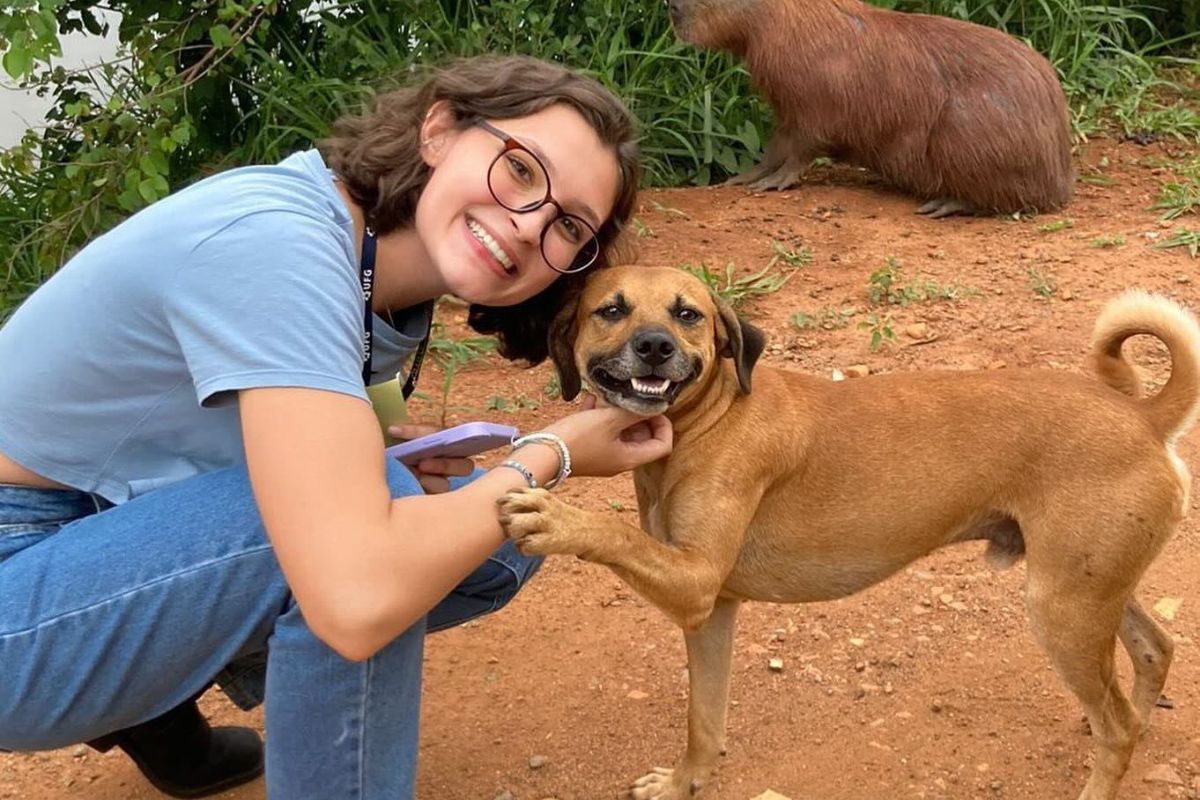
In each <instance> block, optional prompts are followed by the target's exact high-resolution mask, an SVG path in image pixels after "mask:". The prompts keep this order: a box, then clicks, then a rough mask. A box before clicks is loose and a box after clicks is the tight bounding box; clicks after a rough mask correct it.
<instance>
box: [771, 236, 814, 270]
mask: <svg viewBox="0 0 1200 800" xmlns="http://www.w3.org/2000/svg"><path fill="white" fill-rule="evenodd" d="M771 251H772V252H773V253H774V254H775V255H774V257H775V258H778V259H779V260H780V261H782V262H783V263H784V264H787V265H788V266H789V267H791V268H792V269H799V268H800V267H806V266H808V265H809V264H811V263H812V261H813V254H812V250H810V249H809V248H807V247H805V246H803V245H801V246H800V247H788V246H787V245H785V244H784V243H783V242H780V241H778V240H774V239H773V240H772V241H771Z"/></svg>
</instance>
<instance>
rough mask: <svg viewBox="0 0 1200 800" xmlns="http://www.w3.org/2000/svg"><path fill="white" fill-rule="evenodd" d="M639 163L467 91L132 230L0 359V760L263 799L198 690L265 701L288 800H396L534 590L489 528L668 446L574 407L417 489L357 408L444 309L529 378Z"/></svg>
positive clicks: (583, 112)
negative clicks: (438, 696) (454, 630)
mask: <svg viewBox="0 0 1200 800" xmlns="http://www.w3.org/2000/svg"><path fill="white" fill-rule="evenodd" d="M636 159H637V153H636V148H635V146H634V144H633V130H632V125H631V123H630V119H629V116H628V113H627V112H626V111H625V109H624V108H623V107H622V105H621V104H620V102H619V101H618V100H616V99H615V98H614V97H613V96H612V95H611V94H610V93H608V92H607V91H606V90H604V89H603V88H602V87H601V86H600V85H599V84H597V83H595V82H594V81H592V80H590V79H586V78H583V77H581V76H578V75H575V74H573V73H571V72H569V71H567V70H565V69H563V68H561V67H558V66H555V65H551V64H548V63H544V62H541V61H537V60H535V59H529V58H522V57H508V58H492V57H484V58H477V59H469V60H464V61H460V62H457V63H455V64H452V65H450V66H449V67H447V68H445V69H443V70H441V71H439V72H437V73H435V74H434V75H433V76H432V77H431V78H430V79H428V80H427V81H426V82H425V83H424V84H422V85H420V86H418V87H415V88H408V89H401V90H399V91H396V92H393V93H390V94H386V95H383V96H381V97H379V98H378V99H377V101H376V102H375V104H374V107H373V108H372V110H371V111H369V112H368V113H367V114H365V115H364V116H361V117H354V118H349V119H344V120H341V121H339V122H338V123H337V124H336V125H335V126H334V135H333V136H332V138H330V139H329V140H328V141H326V142H324V143H323V145H322V147H321V150H320V152H318V151H308V152H305V153H299V154H297V155H294V156H291V157H289V158H288V159H286V160H285V161H283V162H281V163H280V164H278V165H274V166H267V167H249V168H244V169H237V170H231V171H229V172H225V173H221V174H219V175H216V176H214V177H211V178H208V179H207V180H204V181H201V182H199V183H197V184H195V185H193V186H191V187H189V188H187V189H184V190H183V191H180V192H178V193H176V194H175V195H172V196H171V197H168V198H166V199H164V200H162V201H160V202H158V203H156V204H154V205H152V206H150V207H149V208H146V209H144V210H143V211H141V212H140V213H138V214H136V215H134V216H133V217H132V218H130V219H129V220H127V221H126V222H124V223H122V224H121V225H119V226H118V227H117V228H115V229H114V230H112V231H111V232H109V233H107V234H106V235H104V236H102V237H100V238H99V239H97V240H96V241H95V242H93V243H91V244H90V245H89V246H88V247H87V248H85V249H84V250H83V251H81V252H80V253H79V254H78V255H77V256H76V257H75V258H74V259H72V261H71V262H69V263H68V264H67V265H66V266H65V267H64V268H63V269H62V270H61V271H60V272H59V273H57V274H56V275H55V276H54V277H53V278H51V279H50V280H49V281H48V282H47V283H46V284H45V285H44V286H43V287H41V288H40V289H39V290H38V291H37V292H35V293H34V294H33V295H32V296H31V297H30V298H29V299H28V300H27V301H26V302H25V303H24V304H23V305H22V307H21V308H20V309H18V310H17V312H16V313H15V314H14V315H13V317H12V318H11V319H10V321H9V323H8V324H7V325H6V327H5V328H4V329H3V330H0V372H2V374H4V376H5V377H4V381H3V384H2V385H0V484H4V485H3V486H0V559H3V560H2V561H0V664H3V665H4V673H5V680H4V681H0V747H3V748H7V749H14V750H15V749H41V748H52V747H60V746H63V745H67V744H70V743H72V742H78V741H89V742H91V743H93V744H94V745H95V746H97V747H100V748H107V747H111V746H114V745H119V746H121V747H122V748H123V749H124V750H125V751H126V752H128V753H129V754H130V755H131V756H132V757H133V758H134V759H135V761H137V763H138V765H139V767H140V768H141V769H142V771H143V773H145V774H146V776H147V777H148V778H149V779H150V780H151V781H153V782H154V783H155V784H156V785H157V786H158V787H159V788H160V789H163V790H164V791H167V792H169V793H171V794H174V795H176V796H192V797H195V796H203V795H205V794H211V793H214V792H216V791H219V790H221V789H224V788H228V787H229V786H232V785H236V784H237V783H240V782H243V781H245V780H249V779H250V778H252V777H254V776H255V775H256V774H257V773H258V771H259V770H260V769H261V766H260V751H261V745H260V743H259V741H258V739H257V736H256V735H254V734H253V733H252V732H250V731H247V730H245V729H241V728H227V729H218V730H212V729H209V727H208V725H207V723H206V722H205V721H204V718H203V717H202V716H201V715H200V714H199V712H198V711H197V709H196V707H195V702H194V700H195V697H197V696H198V695H199V693H201V692H203V691H204V689H205V688H206V687H207V686H208V685H209V684H210V683H211V682H212V681H214V680H216V681H217V682H219V683H220V684H221V686H222V688H224V689H225V691H226V692H227V693H228V694H229V695H230V696H231V697H233V698H234V700H235V701H237V702H238V703H239V704H240V705H242V706H243V707H250V706H252V705H254V704H255V703H256V702H259V701H262V700H263V699H264V698H265V704H266V727H267V730H268V737H267V744H266V776H267V787H268V792H269V793H270V795H271V796H272V797H280V798H288V800H292V798H303V797H310V796H311V797H322V798H328V797H356V798H374V797H389V798H390V797H406V796H411V794H412V786H413V779H414V775H415V762H416V752H417V744H418V742H417V718H418V701H419V695H420V669H421V652H422V640H423V637H424V634H425V632H426V630H435V629H438V628H442V627H446V626H448V625H453V624H457V623H459V622H462V621H463V620H465V619H467V618H470V617H472V616H476V615H478V614H481V613H487V612H488V611H491V610H494V609H495V608H496V607H498V606H499V605H502V604H503V603H504V602H507V600H508V599H509V598H511V597H512V595H513V594H514V593H515V591H516V590H517V588H518V587H519V586H520V585H521V584H522V583H523V582H524V581H525V580H526V579H527V578H528V577H530V575H531V574H532V573H533V572H534V570H536V568H537V562H536V561H534V560H531V559H526V558H523V557H521V556H520V555H519V554H517V553H516V552H515V550H513V549H512V548H511V547H507V546H502V544H503V535H502V533H501V531H500V528H499V526H498V524H497V522H496V519H495V512H494V506H495V501H496V499H497V498H499V497H500V496H501V495H503V494H504V493H505V492H506V491H508V490H510V489H514V488H517V487H519V486H525V485H530V484H534V483H536V484H538V485H543V484H546V483H551V482H555V481H556V480H559V479H561V478H563V477H565V475H566V473H567V472H573V473H574V474H576V475H593V476H602V475H612V474H615V473H617V472H620V471H624V470H628V469H631V468H633V467H634V466H637V465H639V464H642V463H646V462H648V461H651V460H655V459H658V458H661V457H663V456H664V455H666V454H667V453H668V452H669V450H670V445H671V433H670V428H669V425H668V424H667V423H666V421H665V420H664V419H661V418H654V419H650V420H642V419H639V418H637V417H634V416H632V415H630V414H628V413H627V412H622V411H619V410H617V409H612V408H605V409H595V408H590V407H588V408H585V409H584V410H583V411H580V412H578V413H575V414H572V415H570V416H567V417H565V418H563V419H561V420H559V421H557V422H555V423H554V424H552V425H550V426H548V427H547V428H546V429H545V433H547V434H549V435H548V436H545V437H543V438H541V439H539V440H537V441H534V442H532V443H529V444H527V445H525V446H520V447H518V448H517V449H515V450H514V452H513V453H512V455H511V457H510V459H509V462H507V463H506V464H505V465H503V466H501V467H497V468H495V469H492V470H490V471H488V472H486V473H484V474H481V475H477V476H476V477H475V478H474V479H473V480H470V481H463V480H459V479H458V478H459V476H466V475H468V474H470V472H471V464H470V462H469V460H463V459H429V460H427V461H424V462H422V463H421V464H419V465H418V466H417V467H416V469H415V474H414V473H412V472H409V470H408V469H406V468H404V467H403V466H401V465H400V464H398V463H395V462H392V463H386V461H387V459H385V458H384V457H383V454H382V449H383V439H382V436H381V432H380V427H379V424H378V423H377V421H376V418H375V415H374V414H373V413H372V408H371V406H370V404H369V403H368V402H367V395H366V393H365V391H364V382H370V383H382V382H386V381H388V380H392V378H391V377H390V376H397V377H398V378H399V377H403V376H402V375H398V370H399V369H400V367H401V364H402V362H404V360H405V359H406V358H407V357H408V356H409V355H410V354H412V353H413V351H414V350H417V351H419V350H420V343H421V341H422V339H423V337H425V336H427V334H428V325H429V316H428V309H429V308H431V304H432V301H433V300H434V299H435V298H437V297H439V296H440V295H442V294H453V295H455V296H457V297H459V298H462V299H463V300H466V301H468V302H469V303H471V304H472V307H471V313H470V321H471V324H472V325H473V326H474V327H475V328H476V330H479V331H481V332H486V333H495V334H496V335H497V336H498V337H499V341H500V352H501V353H502V354H504V355H505V356H507V357H509V358H514V359H516V358H521V359H526V360H528V361H530V362H533V363H537V362H539V361H541V360H543V359H544V358H545V356H546V332H547V329H548V327H549V323H550V318H551V316H552V315H553V313H554V312H555V310H556V308H558V307H560V306H561V305H562V299H563V297H564V294H565V293H566V292H568V291H571V290H572V285H573V283H574V282H577V281H578V280H580V279H581V278H582V276H583V274H585V272H584V271H585V270H587V269H589V268H590V269H595V268H598V267H600V266H602V265H603V263H604V262H605V261H606V260H607V256H608V254H609V252H610V251H611V248H612V247H613V245H614V242H615V240H616V237H617V234H618V232H619V230H620V228H621V226H622V225H623V224H624V223H625V222H626V221H627V220H628V218H629V215H630V213H631V210H632V208H633V202H634V196H635V192H636V186H637V179H638V170H637V160H636ZM364 301H365V302H364ZM372 312H373V313H372ZM385 319H389V320H390V324H389V323H385ZM419 356H420V353H419V352H418V353H417V357H416V358H415V359H414V361H415V362H416V366H417V367H418V368H419V360H420V358H419ZM414 377H415V376H414ZM409 384H410V387H409V388H411V381H409ZM389 432H390V433H392V434H393V435H396V436H400V437H409V436H412V435H414V434H415V433H418V432H419V431H417V430H415V429H414V428H413V427H401V428H393V429H391V430H390V431H389ZM447 490H449V491H447Z"/></svg>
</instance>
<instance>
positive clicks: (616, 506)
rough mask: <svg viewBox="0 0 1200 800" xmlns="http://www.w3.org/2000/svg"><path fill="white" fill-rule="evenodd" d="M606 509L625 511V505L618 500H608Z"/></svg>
mask: <svg viewBox="0 0 1200 800" xmlns="http://www.w3.org/2000/svg"><path fill="white" fill-rule="evenodd" d="M608 507H609V508H611V509H612V510H613V511H624V510H625V504H624V503H622V502H621V501H620V500H609V501H608Z"/></svg>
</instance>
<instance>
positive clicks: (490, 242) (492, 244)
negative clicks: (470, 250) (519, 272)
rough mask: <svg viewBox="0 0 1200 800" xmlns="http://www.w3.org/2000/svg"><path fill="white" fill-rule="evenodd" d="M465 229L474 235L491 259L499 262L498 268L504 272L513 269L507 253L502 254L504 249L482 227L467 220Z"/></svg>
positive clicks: (473, 221) (471, 220)
mask: <svg viewBox="0 0 1200 800" xmlns="http://www.w3.org/2000/svg"><path fill="white" fill-rule="evenodd" d="M467 227H468V228H470V229H471V233H473V234H475V238H476V239H478V240H479V243H480V244H482V245H483V246H484V247H486V248H487V249H488V252H489V253H491V254H492V257H493V258H495V259H496V260H497V261H499V262H500V266H502V267H504V271H505V272H512V271H513V269H514V267H513V263H512V259H511V258H509V257H508V253H506V252H504V248H502V247H501V246H500V245H499V244H497V242H496V240H495V239H493V238H492V236H491V234H489V233H488V232H487V231H485V230H484V229H483V227H482V226H481V225H480V224H479V223H478V222H476V221H475V220H473V219H469V220H467Z"/></svg>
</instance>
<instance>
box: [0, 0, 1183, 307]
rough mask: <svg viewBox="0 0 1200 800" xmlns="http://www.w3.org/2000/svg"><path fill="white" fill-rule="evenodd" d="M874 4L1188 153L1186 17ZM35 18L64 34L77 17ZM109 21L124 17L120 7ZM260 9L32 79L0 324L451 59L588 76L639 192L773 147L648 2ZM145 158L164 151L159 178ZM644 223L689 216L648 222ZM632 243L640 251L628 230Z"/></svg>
mask: <svg viewBox="0 0 1200 800" xmlns="http://www.w3.org/2000/svg"><path fill="white" fill-rule="evenodd" d="M874 2H875V3H876V4H877V5H879V6H882V7H887V8H897V9H899V10H902V11H910V12H922V13H931V14H940V15H944V16H949V17H953V18H957V19H965V20H969V21H972V22H976V23H979V24H983V25H989V26H992V27H996V28H999V29H1001V30H1004V31H1007V32H1008V33H1010V34H1012V35H1013V36H1016V37H1018V38H1020V39H1022V40H1024V41H1026V42H1028V43H1029V44H1030V45H1031V46H1033V47H1034V48H1035V49H1036V50H1038V51H1039V52H1041V53H1043V54H1045V55H1046V56H1047V58H1048V59H1049V60H1050V62H1051V63H1052V64H1053V65H1054V67H1055V68H1056V69H1057V71H1058V73H1059V75H1060V77H1061V79H1062V83H1063V86H1064V89H1065V91H1066V93H1067V96H1068V102H1069V105H1070V111H1071V119H1072V125H1073V127H1074V130H1075V132H1076V134H1077V135H1078V136H1079V137H1081V138H1086V137H1088V136H1092V135H1095V134H1098V133H1116V134H1121V135H1125V136H1133V137H1137V138H1139V139H1144V138H1147V137H1171V138H1174V139H1178V140H1181V141H1186V142H1190V143H1200V68H1198V67H1197V61H1196V58H1197V54H1198V53H1200V50H1197V42H1198V36H1200V3H1196V2H1193V1H1192V0H1164V2H1161V3H1160V2H1157V0H1104V2H1096V1H1095V0H970V2H966V1H965V0H874ZM43 5H46V6H47V8H49V7H50V6H49V5H47V4H43ZM50 5H56V6H58V7H59V8H60V9H61V12H60V13H61V14H64V15H67V14H73V13H77V11H72V10H71V9H76V8H77V6H80V5H81V4H78V3H58V4H50ZM82 5H88V4H82ZM109 5H111V6H113V7H114V8H116V9H117V10H118V11H121V10H128V9H134V10H136V9H138V8H140V6H138V4H137V3H135V2H133V0H112V2H111V3H110V4H109ZM243 5H244V6H247V7H248V10H247V9H246V8H242V6H243ZM168 6H169V8H168ZM1157 7H1161V8H1157ZM272 8H273V10H272V11H271V14H270V15H269V18H266V19H264V18H262V17H261V15H259V16H256V17H255V19H256V20H259V23H265V22H268V21H269V22H270V24H269V25H266V24H261V27H260V29H259V30H257V31H256V32H255V35H253V36H251V37H249V38H247V39H246V40H245V41H244V42H242V43H240V44H239V45H238V46H237V47H233V48H229V49H227V50H223V51H222V52H221V53H219V57H217V58H212V59H210V60H207V61H203V62H202V63H201V64H200V68H199V69H198V70H197V71H192V70H188V71H187V77H186V78H184V76H183V73H182V72H180V71H179V70H177V69H176V68H175V60H178V59H175V60H172V59H174V58H175V56H174V54H177V53H180V52H183V50H182V49H181V48H184V47H192V48H194V47H198V46H199V45H196V44H195V40H196V36H197V33H196V31H197V30H199V36H200V38H201V39H203V38H204V36H205V31H207V30H209V29H210V28H215V27H216V26H217V25H218V24H225V23H224V22H222V20H223V19H224V17H222V15H223V14H233V15H234V16H237V15H238V14H249V15H250V16H254V15H256V14H258V11H257V10H256V9H258V6H257V5H255V4H242V5H239V4H236V3H229V2H225V1H224V0H220V2H218V0H196V2H194V3H188V4H176V5H170V4H168V5H164V7H163V9H164V10H163V12H162V13H160V14H156V15H154V16H153V18H152V19H148V20H147V21H146V23H145V24H144V25H137V26H127V27H126V28H125V29H124V30H122V31H120V35H121V36H122V37H124V39H125V41H124V42H123V44H122V47H123V48H124V50H123V51H122V52H120V53H118V56H117V59H116V60H114V61H113V62H111V63H109V64H106V65H101V66H97V67H96V68H95V69H92V70H91V71H89V72H87V73H81V74H79V75H71V76H66V75H65V74H64V75H59V76H58V77H55V73H53V72H52V71H51V70H50V69H49V68H46V69H45V70H44V71H43V72H41V73H39V74H38V75H36V76H35V82H36V83H37V84H38V86H39V88H40V89H41V90H43V91H44V92H45V93H46V95H47V96H49V97H52V98H55V110H54V115H53V116H52V118H51V119H50V120H49V124H48V126H47V127H45V129H44V130H41V131H37V132H31V133H30V134H29V135H28V136H27V138H26V140H25V142H24V143H23V144H22V145H19V146H18V147H15V148H11V149H9V150H7V151H5V152H3V153H0V185H2V186H3V187H4V190H3V191H0V270H3V274H4V282H3V286H2V287H0V320H2V319H3V317H4V315H5V314H6V313H7V311H8V309H10V308H11V307H12V306H13V304H15V303H16V302H18V301H19V300H20V299H21V298H22V297H24V296H25V295H26V294H27V293H28V292H29V291H30V290H32V289H33V288H34V287H36V286H37V285H38V284H40V283H41V282H42V281H43V280H44V279H45V278H46V277H47V276H49V275H50V274H52V273H53V272H54V271H55V270H56V269H58V268H59V266H61V264H62V263H63V262H64V261H65V260H67V259H68V258H69V257H70V256H71V255H72V254H73V253H74V252H75V251H76V250H77V249H78V248H79V247H81V246H82V245H83V244H85V243H86V242H88V241H90V240H92V239H94V238H95V237H96V236H98V235H99V234H101V233H103V232H104V231H105V230H108V229H110V228H111V227H112V226H113V225H115V224H116V223H118V222H119V221H120V220H121V219H124V218H125V217H126V216H128V214H129V213H130V212H132V211H134V210H136V209H137V208H138V207H140V206H141V205H144V204H145V203H146V202H149V199H148V198H152V197H158V196H161V195H162V194H164V193H165V192H167V191H174V190H177V189H179V188H181V187H183V186H186V185H188V184H190V183H192V182H194V181H196V180H198V179H199V178H201V177H203V176H205V175H208V174H211V173H212V172H213V171H215V170H219V169H223V168H226V167H230V166H236V165H242V164H249V163H263V162H274V161H277V160H279V159H280V158H281V157H283V156H284V155H286V154H288V153H290V152H293V151H295V150H297V149H300V148H304V147H308V146H310V144H311V143H312V142H313V141H314V140H315V139H318V138H321V137H323V136H324V135H325V134H326V133H327V132H328V129H329V125H330V123H331V122H332V120H333V119H335V118H336V117H337V116H339V115H341V114H343V113H346V112H349V111H352V110H355V109H357V108H358V107H359V106H360V105H361V104H362V102H363V101H364V100H366V99H367V98H369V97H370V96H371V95H373V94H374V93H375V92H376V91H379V90H382V89H386V88H387V87H388V86H390V85H392V83H393V80H392V79H391V78H389V77H388V76H404V75H406V74H409V73H410V72H411V71H412V70H413V69H414V68H415V67H417V66H419V65H424V64H428V63H431V62H436V61H438V60H440V59H443V58H445V57H447V56H452V55H465V54H470V53H478V52H511V53H517V52H519V53H531V54H535V55H538V56H540V57H543V58H546V59H550V60H553V61H558V62H561V63H564V64H567V65H569V66H571V67H573V68H576V69H579V70H582V71H584V72H586V73H588V74H591V75H594V76H596V77H597V78H598V79H599V80H600V81H601V82H602V83H605V84H606V85H608V86H610V87H612V88H614V89H615V90H616V91H617V92H618V93H619V94H620V95H621V96H622V97H623V98H625V100H626V102H627V104H628V105H629V107H630V109H631V111H632V112H633V114H634V115H635V116H636V118H637V119H638V120H639V123H640V136H639V139H640V143H641V149H642V153H643V156H644V167H645V176H646V184H647V185H648V186H678V185H689V184H691V185H706V184H709V183H712V182H716V181H720V180H722V179H724V178H725V177H727V176H728V175H731V174H735V173H740V172H742V171H744V170H745V169H747V168H749V167H750V166H751V165H753V164H754V163H756V162H757V161H758V159H759V158H760V156H761V153H762V149H763V143H764V142H765V141H766V140H767V139H768V137H769V136H770V135H771V132H772V127H773V114H772V111H771V109H770V107H769V105H768V104H767V103H766V102H765V101H764V100H763V98H762V97H761V96H760V95H759V94H758V93H756V92H755V91H754V89H753V88H752V84H751V81H750V78H749V75H748V73H747V71H746V69H745V67H744V66H743V65H742V64H741V63H739V62H738V61H737V60H736V59H735V58H733V57H732V56H729V55H726V54H722V53H717V52H712V51H707V50H700V49H697V48H695V47H692V46H690V45H687V44H685V43H682V42H680V41H679V40H678V39H677V38H676V36H675V35H674V32H673V31H672V29H671V26H670V22H669V19H668V13H667V5H666V4H665V3H663V2H661V0H572V2H570V3H566V2H562V0H503V2H494V3H471V2H466V0H438V1H437V2H434V0H395V1H394V2H384V0H341V2H334V3H325V4H320V5H318V4H315V3H312V2H310V1H309V0H300V2H297V3H291V4H272ZM225 22H228V20H225ZM259 23H256V24H259ZM231 24H232V23H231ZM197 25H200V26H201V27H200V28H197V27H196V26H197ZM14 33H15V32H14V31H6V32H5V33H4V35H5V36H7V37H9V38H11V36H12V35H14ZM214 41H215V40H214ZM110 97H111V98H113V100H112V101H111V102H112V105H111V107H110V101H109V98H110ZM164 98H165V99H164ZM37 122H39V123H40V122H41V121H37ZM171 141H174V142H175V144H171V143H170V142H171ZM164 143H166V144H165V145H164ZM160 145H164V146H165V147H167V148H168V150H166V151H163V152H166V153H167V157H166V159H165V163H164V159H163V157H162V152H157V151H158V149H159V146H160ZM821 163H825V162H821ZM164 166H165V167H166V169H163V167H164ZM1082 180H1084V181H1097V182H1103V181H1108V180H1111V179H1107V178H1105V177H1104V176H1085V177H1083V178H1082ZM1198 202H1200V198H1198V195H1197V190H1196V185H1195V182H1194V180H1193V181H1190V182H1189V181H1188V180H1180V181H1179V182H1177V183H1176V184H1173V185H1167V186H1165V187H1164V189H1163V197H1162V198H1161V199H1160V200H1159V203H1160V204H1161V207H1160V208H1159V210H1160V211H1162V212H1163V213H1164V215H1165V216H1167V215H1169V216H1168V218H1175V217H1178V216H1180V215H1183V214H1188V213H1195V212H1196V208H1197V204H1198ZM648 208H650V209H655V210H659V211H662V213H664V214H668V215H672V216H674V215H677V216H680V217H684V218H686V216H687V215H686V214H684V213H683V212H680V211H677V210H676V209H670V208H667V207H666V206H663V205H662V204H660V203H656V202H651V203H650V204H648ZM634 227H635V229H636V230H638V231H639V233H640V235H642V236H652V235H654V232H653V230H652V229H651V228H650V227H649V226H647V225H645V223H644V222H641V223H635V226H634Z"/></svg>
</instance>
